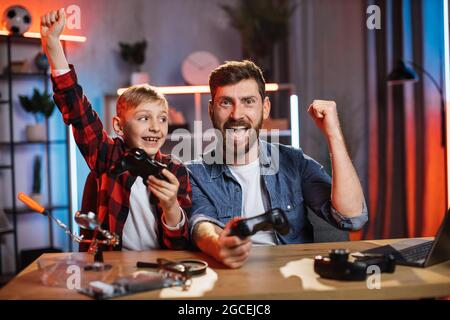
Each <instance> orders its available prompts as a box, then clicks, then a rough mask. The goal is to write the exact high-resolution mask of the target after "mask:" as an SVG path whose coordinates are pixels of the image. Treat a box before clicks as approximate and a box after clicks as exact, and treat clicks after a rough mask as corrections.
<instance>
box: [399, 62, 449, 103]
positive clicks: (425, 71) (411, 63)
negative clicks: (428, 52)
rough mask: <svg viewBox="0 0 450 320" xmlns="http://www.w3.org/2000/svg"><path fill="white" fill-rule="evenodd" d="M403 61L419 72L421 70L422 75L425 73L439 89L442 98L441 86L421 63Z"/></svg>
mask: <svg viewBox="0 0 450 320" xmlns="http://www.w3.org/2000/svg"><path fill="white" fill-rule="evenodd" d="M405 62H406V63H408V64H410V65H412V66H414V67H415V68H417V69H419V70H420V72H422V73H423V74H424V75H426V76H427V77H428V78H429V79H430V80H431V82H433V84H434V86H435V87H436V89H437V90H438V91H439V94H440V95H441V99H443V93H442V86H441V85H439V83H438V82H437V81H436V80H435V79H434V78H433V76H432V75H431V74H430V73H429V72H428V71H427V70H425V69H424V68H423V67H422V66H421V65H419V64H417V63H415V62H413V61H405Z"/></svg>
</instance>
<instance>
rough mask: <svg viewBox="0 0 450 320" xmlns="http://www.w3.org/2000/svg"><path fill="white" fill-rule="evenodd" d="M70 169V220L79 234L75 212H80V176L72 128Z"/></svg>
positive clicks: (73, 230) (74, 230)
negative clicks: (78, 181) (78, 180)
mask: <svg viewBox="0 0 450 320" xmlns="http://www.w3.org/2000/svg"><path fill="white" fill-rule="evenodd" d="M69 131H70V134H69V169H70V198H71V207H70V208H69V210H70V219H72V230H71V231H72V232H78V225H77V224H76V223H75V212H77V211H78V183H77V179H78V175H77V157H76V151H77V150H76V144H75V139H74V138H73V134H71V133H72V126H71V127H70V128H69Z"/></svg>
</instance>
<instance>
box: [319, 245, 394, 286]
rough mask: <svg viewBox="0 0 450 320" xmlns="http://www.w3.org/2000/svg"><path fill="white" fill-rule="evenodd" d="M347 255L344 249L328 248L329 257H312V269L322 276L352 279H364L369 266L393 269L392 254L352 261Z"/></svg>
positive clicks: (388, 270)
mask: <svg viewBox="0 0 450 320" xmlns="http://www.w3.org/2000/svg"><path fill="white" fill-rule="evenodd" d="M348 257H349V251H348V250H346V249H333V250H330V252H329V257H322V256H316V257H315V258H314V271H315V272H316V273H317V274H318V275H320V276H321V277H322V278H327V279H335V280H353V281H361V280H365V279H366V277H367V275H368V274H369V273H370V272H369V271H370V270H368V268H369V267H370V266H377V267H378V268H379V270H380V272H388V273H393V272H394V271H395V259H394V257H393V256H392V255H371V256H370V257H363V258H358V259H356V260H355V261H353V262H351V261H349V260H348Z"/></svg>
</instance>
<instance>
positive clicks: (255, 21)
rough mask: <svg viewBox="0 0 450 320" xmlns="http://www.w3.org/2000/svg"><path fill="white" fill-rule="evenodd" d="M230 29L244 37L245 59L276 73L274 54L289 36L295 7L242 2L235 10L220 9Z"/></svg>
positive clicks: (286, 3)
mask: <svg viewBox="0 0 450 320" xmlns="http://www.w3.org/2000/svg"><path fill="white" fill-rule="evenodd" d="M221 8H222V9H223V10H224V11H225V12H226V14H227V15H228V17H229V19H230V23H231V26H232V27H233V28H235V29H236V30H238V31H239V33H240V35H241V42H242V50H243V57H244V58H245V59H250V60H252V61H253V62H255V63H256V64H257V65H258V66H260V67H262V69H263V70H264V73H265V75H266V77H267V76H269V78H270V76H271V73H272V72H273V70H272V69H273V51H274V47H275V45H276V44H277V43H279V42H280V41H282V40H284V39H286V38H287V36H288V35H289V18H290V17H291V15H292V13H293V12H294V10H295V8H296V5H290V3H289V1H287V0H279V1H273V0H241V1H240V2H239V3H238V5H237V6H236V7H232V6H229V5H221Z"/></svg>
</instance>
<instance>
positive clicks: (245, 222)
mask: <svg viewBox="0 0 450 320" xmlns="http://www.w3.org/2000/svg"><path fill="white" fill-rule="evenodd" d="M269 230H275V231H276V232H278V233H280V234H282V235H286V234H288V233H289V221H288V219H287V217H286V214H285V213H284V211H283V210H281V209H279V208H275V209H272V210H269V211H266V212H265V213H263V214H260V215H257V216H254V217H251V218H245V219H240V220H237V221H235V222H234V223H233V225H232V226H231V229H230V235H232V236H238V237H240V238H245V237H249V236H251V235H254V234H255V233H257V232H258V231H269Z"/></svg>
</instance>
